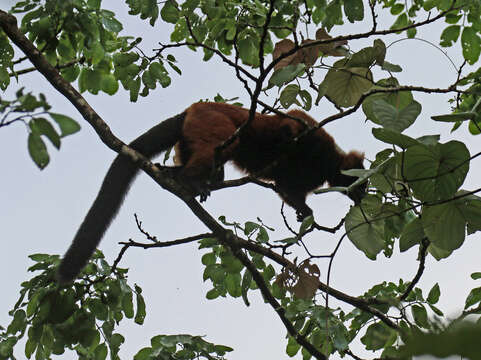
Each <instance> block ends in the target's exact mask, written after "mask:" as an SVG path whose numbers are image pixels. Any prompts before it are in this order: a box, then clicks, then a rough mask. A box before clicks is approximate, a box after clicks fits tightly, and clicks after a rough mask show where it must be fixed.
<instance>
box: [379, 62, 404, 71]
mask: <svg viewBox="0 0 481 360" xmlns="http://www.w3.org/2000/svg"><path fill="white" fill-rule="evenodd" d="M381 69H383V70H385V71H389V72H401V71H403V69H402V67H401V66H399V65H396V64H391V63H390V62H388V61H384V62H383V63H382V66H381Z"/></svg>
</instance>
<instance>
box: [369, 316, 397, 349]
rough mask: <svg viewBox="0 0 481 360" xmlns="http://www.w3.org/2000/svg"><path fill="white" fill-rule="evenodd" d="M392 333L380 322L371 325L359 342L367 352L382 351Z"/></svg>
mask: <svg viewBox="0 0 481 360" xmlns="http://www.w3.org/2000/svg"><path fill="white" fill-rule="evenodd" d="M393 331H394V330H392V329H390V328H388V327H387V326H386V325H384V324H382V323H380V322H377V323H374V324H371V325H369V327H368V328H367V330H366V334H365V335H364V336H363V337H362V338H361V342H362V343H363V344H364V345H365V346H366V349H367V350H379V349H382V348H383V347H384V346H385V345H386V343H387V342H388V340H389V339H390V338H391V337H392V335H393Z"/></svg>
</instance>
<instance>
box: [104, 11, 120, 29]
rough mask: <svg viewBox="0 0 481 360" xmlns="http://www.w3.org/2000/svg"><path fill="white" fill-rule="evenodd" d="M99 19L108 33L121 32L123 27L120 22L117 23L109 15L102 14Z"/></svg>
mask: <svg viewBox="0 0 481 360" xmlns="http://www.w3.org/2000/svg"><path fill="white" fill-rule="evenodd" d="M102 15H103V16H102V17H101V21H102V25H103V26H105V28H106V29H107V30H109V31H112V32H114V33H119V32H121V31H122V29H123V26H122V23H121V22H120V21H118V20H117V19H116V18H115V17H114V16H112V15H109V14H102Z"/></svg>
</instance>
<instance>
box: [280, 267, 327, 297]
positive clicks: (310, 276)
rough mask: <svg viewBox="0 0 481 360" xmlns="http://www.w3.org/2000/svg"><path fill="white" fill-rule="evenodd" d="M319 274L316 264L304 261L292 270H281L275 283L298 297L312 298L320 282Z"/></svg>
mask: <svg viewBox="0 0 481 360" xmlns="http://www.w3.org/2000/svg"><path fill="white" fill-rule="evenodd" d="M320 274H321V272H320V270H319V268H318V267H317V265H316V264H311V263H309V261H304V262H303V263H302V264H301V265H299V267H298V268H296V269H295V270H294V271H293V270H292V269H287V268H286V269H284V270H282V272H281V273H280V274H279V275H278V276H277V278H276V281H275V283H276V285H278V286H280V287H281V288H283V289H286V290H287V291H289V292H290V293H292V294H293V295H295V296H296V297H297V298H299V299H312V298H313V297H314V295H315V294H316V291H317V289H318V287H319V285H320V283H321V282H320V280H319V276H320Z"/></svg>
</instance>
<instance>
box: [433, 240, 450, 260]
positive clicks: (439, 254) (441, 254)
mask: <svg viewBox="0 0 481 360" xmlns="http://www.w3.org/2000/svg"><path fill="white" fill-rule="evenodd" d="M428 252H429V253H430V254H431V255H432V256H433V257H434V258H435V259H436V260H438V261H439V260H441V259H445V258H447V257H448V256H449V255H451V253H452V252H453V251H451V250H443V249H440V248H439V247H437V246H435V245H434V244H432V243H431V244H429V246H428Z"/></svg>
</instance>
